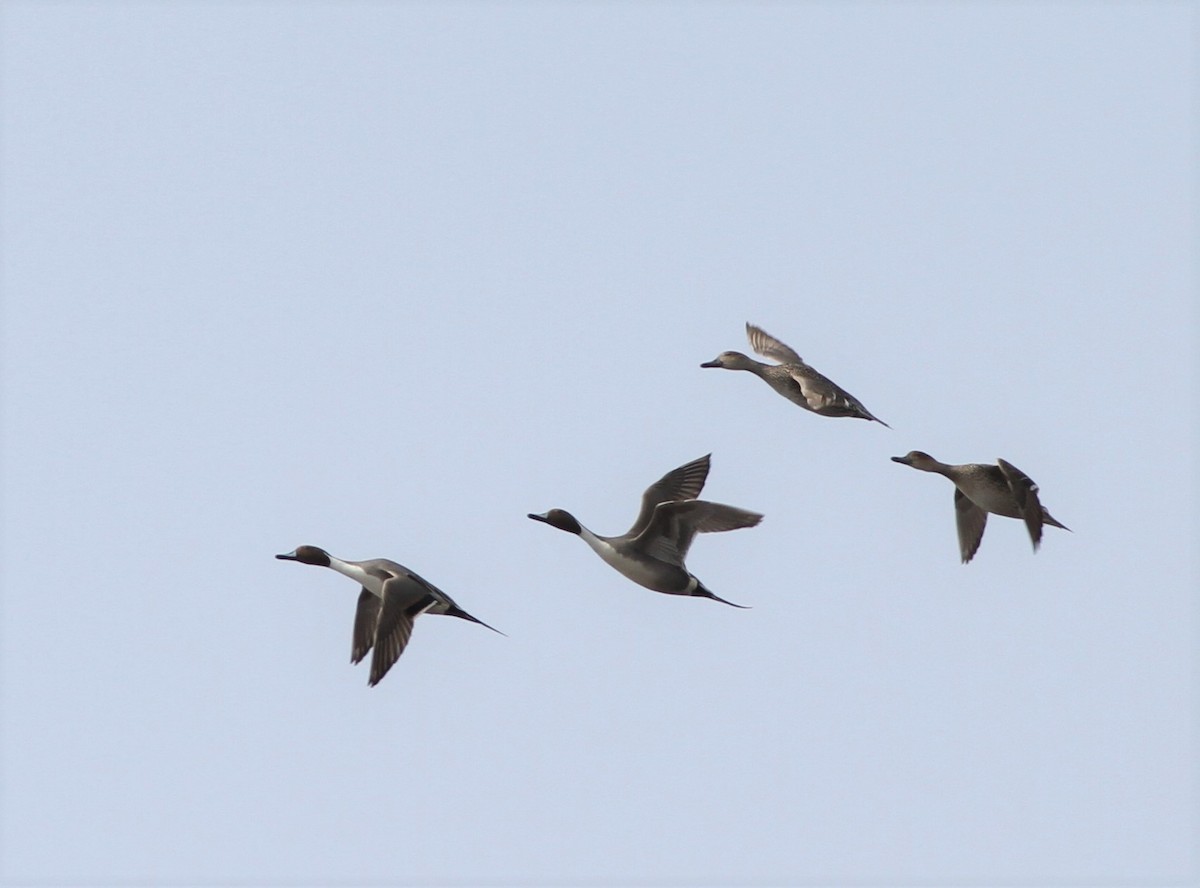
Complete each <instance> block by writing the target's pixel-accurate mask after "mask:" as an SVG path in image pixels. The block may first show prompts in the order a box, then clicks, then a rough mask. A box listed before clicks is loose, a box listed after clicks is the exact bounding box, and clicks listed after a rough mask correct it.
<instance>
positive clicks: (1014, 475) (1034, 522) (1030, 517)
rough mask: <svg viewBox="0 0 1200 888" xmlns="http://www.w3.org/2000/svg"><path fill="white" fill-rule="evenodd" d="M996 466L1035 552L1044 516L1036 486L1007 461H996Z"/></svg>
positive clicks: (1040, 540) (1039, 539)
mask: <svg viewBox="0 0 1200 888" xmlns="http://www.w3.org/2000/svg"><path fill="white" fill-rule="evenodd" d="M996 465H998V466H1000V473H1001V474H1002V475H1004V480H1005V481H1007V482H1008V489H1009V490H1011V491H1012V495H1013V497H1014V498H1015V499H1016V501H1017V509H1018V511H1020V513H1021V517H1022V518H1023V519H1024V520H1025V529H1026V530H1028V531H1029V539H1030V541H1031V542H1032V543H1033V551H1035V552H1036V551H1037V550H1038V546H1040V545H1041V543H1042V523H1043V520H1044V514H1045V513H1044V510H1043V509H1042V503H1041V501H1040V500H1039V499H1038V486H1037V485H1036V484H1035V483H1034V482H1033V479H1032V478H1030V477H1029V476H1028V475H1026V474H1025V473H1024V472H1022V471H1021V470H1020V469H1018V468H1017V467H1016V466H1014V465H1013V464H1012V463H1010V462H1008V461H1007V460H1003V459H998V460H996Z"/></svg>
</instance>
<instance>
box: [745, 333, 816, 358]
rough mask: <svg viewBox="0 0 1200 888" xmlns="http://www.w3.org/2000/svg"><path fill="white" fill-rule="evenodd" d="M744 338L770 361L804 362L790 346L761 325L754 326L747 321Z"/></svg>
mask: <svg viewBox="0 0 1200 888" xmlns="http://www.w3.org/2000/svg"><path fill="white" fill-rule="evenodd" d="M746 338H747V339H749V340H750V347H751V348H752V349H754V350H755V351H756V352H758V353H759V354H760V355H762V356H763V357H764V358H770V359H771V360H772V361H778V362H779V363H781V364H803V363H804V359H803V358H802V357H800V356H799V355H798V354H796V352H795V350H794V349H792V347H791V346H789V345H785V344H784V343H782V342H780V341H779V340H778V339H776V338H775V337H774V336H772V335H771V334H770V333H768V332H767V331H766V330H764V329H763V328H762V327H756V326H754V325H753V324H750V323H747V324H746Z"/></svg>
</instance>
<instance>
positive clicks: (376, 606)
mask: <svg viewBox="0 0 1200 888" xmlns="http://www.w3.org/2000/svg"><path fill="white" fill-rule="evenodd" d="M275 557H276V558H279V559H281V560H283V561H299V562H300V563H301V564H312V565H315V566H316V567H329V568H332V569H333V570H336V571H337V572H338V573H340V574H343V575H344V576H347V577H349V578H350V579H352V580H354V582H356V583H358V584H359V585H360V586H362V591H361V592H359V593H358V610H357V611H356V612H355V614H354V640H353V645H352V646H351V648H350V662H351V663H358V662H359V661H360V660H362V658H363V657H365V656H366V655H367V651H369V650H371V648H372V647H374V648H375V653H374V654H373V655H372V657H371V677H370V679H369V680H368V681H367V684H369V685H371V686H374V685H377V684H378V683H379V680H380V679H381V678H383V677H384V676H385V675H387V671H388V670H389V669H391V668H392V664H393V663H395V662H396V660H397V659H399V657H400V655H401V654H402V653H404V648H405V646H406V645H407V644H408V639H409V638H410V637H412V630H413V621H414V620H416V618H417V617H418V616H420V615H421V614H445V615H446V616H449V617H459V618H460V619H463V620H470V621H471V622H472V623H478V624H479V625H480V626H486V627H487V628H488V629H491V630H492V631H493V632H499V633H500V634H501V635H503V634H504V633H503V632H500V630H499V629H496V628H494V627H492V626H488V624H487V623H485V622H483V620H480V619H476V618H475V617H473V616H471V615H470V614H469V613H467V612H466V611H465V610H463V609H462V608H461V607H459V606H458V605H457V604H455V603H454V599H453V598H451V597H450V596H449V595H447V594H446V593H445V592H443V591H442V590H441V589H439V588H437V587H436V586H434V585H433V584H432V583H430V582H429V581H428V580H426V579H424V578H423V577H421V576H419V575H418V574H415V573H413V572H412V571H411V570H409V569H408V568H407V567H405V566H404V565H403V564H397V563H396V562H395V561H390V560H388V559H387V558H372V559H370V560H369V561H343V560H342V559H340V558H335V557H334V556H333V555H330V554H329V553H328V552H326V551H325V550H324V549H318V548H317V547H316V546H301V547H300V548H298V549H296V550H295V551H294V552H289V553H288V554H286V555H276V556H275Z"/></svg>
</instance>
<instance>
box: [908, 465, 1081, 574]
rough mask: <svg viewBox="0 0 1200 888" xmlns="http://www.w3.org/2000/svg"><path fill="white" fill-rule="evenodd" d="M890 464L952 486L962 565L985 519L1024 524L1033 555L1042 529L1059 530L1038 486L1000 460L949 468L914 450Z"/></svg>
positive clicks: (977, 540)
mask: <svg viewBox="0 0 1200 888" xmlns="http://www.w3.org/2000/svg"><path fill="white" fill-rule="evenodd" d="M892 462H898V463H900V464H901V465H906V466H911V467H912V468H914V469H919V470H921V471H922V472H935V473H937V474H939V475H945V476H946V477H947V478H949V479H950V480H951V481H953V482H954V515H955V524H956V526H957V528H958V549H959V554H960V555H961V556H962V561H963V564H966V563H967V562H968V561H970V560H971V559H972V558H974V557H975V553H976V552H977V551H979V544H980V543H981V542H982V541H983V531H984V529H985V528H986V527H987V516H988V513H989V512H990V513H991V514H993V515H1001V516H1003V517H1005V518H1019V519H1021V520H1022V521H1024V522H1025V527H1026V529H1027V530H1028V531H1029V539H1030V541H1031V542H1032V543H1033V550H1034V551H1035V552H1036V551H1037V550H1038V546H1040V545H1041V542H1042V526H1043V525H1046V524H1049V525H1050V526H1051V527H1061V528H1062V529H1063V530H1070V528H1069V527H1067V526H1066V525H1065V524H1061V523H1060V522H1059V521H1057V520H1056V519H1055V518H1054V517H1053V516H1052V515H1051V514H1050V513H1049V512H1048V511H1047V510H1046V507H1045V506H1043V505H1042V503H1041V500H1039V499H1038V486H1037V485H1036V484H1035V483H1034V482H1033V479H1032V478H1030V477H1029V476H1028V475H1026V474H1025V473H1024V472H1022V471H1021V470H1020V469H1018V468H1017V467H1016V466H1014V465H1013V464H1012V463H1010V462H1007V461H1005V460H1003V459H1000V460H997V461H996V464H995V465H989V464H986V463H964V464H962V465H949V464H947V463H943V462H939V461H938V460H936V459H934V458H933V457H932V456H930V455H929V454H928V453H925V452H923V451H920V450H913V451H911V452H909V453H907V454H905V455H904V456H893V457H892Z"/></svg>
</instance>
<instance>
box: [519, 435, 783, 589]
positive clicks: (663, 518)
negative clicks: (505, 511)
mask: <svg viewBox="0 0 1200 888" xmlns="http://www.w3.org/2000/svg"><path fill="white" fill-rule="evenodd" d="M710 456H711V455H709V456H702V457H701V458H700V459H696V460H692V461H691V462H690V463H687V464H686V465H683V466H680V467H679V468H677V469H674V470H673V471H670V472H668V473H667V474H665V475H663V477H662V478H660V479H659V480H658V481H656V482H654V483H653V484H651V485H650V486H649V487H648V488H647V489H646V492H645V493H643V494H642V508H641V511H640V512H639V513H638V517H637V520H636V521H634V523H633V526H632V527H631V528H629V530H628V531H627V532H625V533H623V534H621V535H620V536H612V537H606V536H601V535H599V534H597V533H593V532H592V531H590V530H588V529H587V528H586V527H584V526H583V525H582V524H580V523H579V521H578V520H576V518H575V517H574V516H573V515H571V513H569V512H566V511H563V510H562V509H551V510H550V511H549V512H546V513H544V514H541V515H533V514H531V515H530V516H529V517H530V518H532V519H534V520H535V521H542V522H544V523H546V524H549V525H550V526H551V527H557V528H558V529H559V530H565V531H567V532H568V533H573V534H576V535H578V536H579V537H580V538H582V539H583V541H584V542H585V543H587V544H588V546H590V547H591V549H592V551H594V552H595V553H596V554H597V555H599V556H600V557H601V558H602V559H603V560H604V562H605V563H606V564H608V565H609V566H610V567H612V568H613V569H615V570H616V571H617V572H618V573H620V574H621V575H622V576H624V577H627V578H628V579H630V580H633V582H635V583H637V584H638V585H639V586H644V587H645V588H647V589H651V590H653V591H655V592H662V593H665V594H667V595H693V596H697V597H701V598H711V599H713V600H714V601H720V602H721V603H723V604H729V605H732V606H733V607H742V606H743V605H740V604H734V603H733V602H732V601H726V600H725V599H724V598H720V597H719V596H717V595H714V594H713V593H712V592H711V591H710V590H709V589H707V588H706V587H705V586H704V584H703V583H702V582H700V580H699V579H698V578H697V577H696V576H695V575H694V574H692V573H691V572H690V571H688V569H687V567H686V566H685V565H684V559H685V558H686V557H687V553H688V548H689V547H690V546H691V544H692V540H693V539H694V538H695V536H696V534H697V533H712V532H717V531H724V530H735V529H737V528H740V527H753V526H754V525H756V524H758V522H760V521H761V520H762V517H763V516H762V515H760V514H758V513H757V512H750V511H747V510H746V509H739V508H737V507H736V506H727V505H724V504H722V503H710V502H705V501H702V500H697V499H696V497H697V496H699V494H700V491H701V490H702V489H703V487H704V482H705V479H706V478H707V477H708V470H709V464H710Z"/></svg>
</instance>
